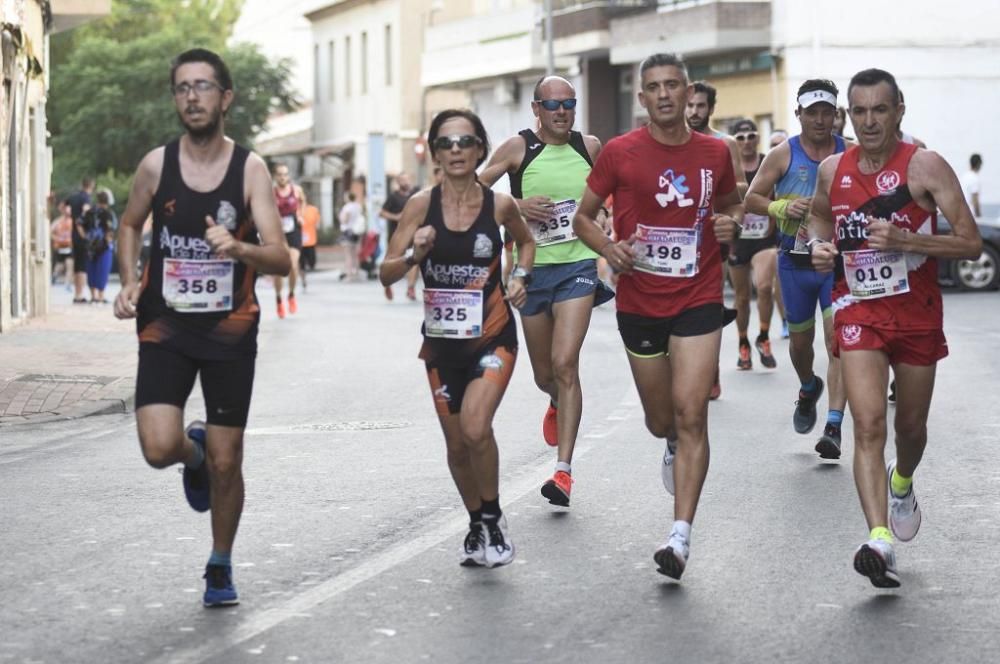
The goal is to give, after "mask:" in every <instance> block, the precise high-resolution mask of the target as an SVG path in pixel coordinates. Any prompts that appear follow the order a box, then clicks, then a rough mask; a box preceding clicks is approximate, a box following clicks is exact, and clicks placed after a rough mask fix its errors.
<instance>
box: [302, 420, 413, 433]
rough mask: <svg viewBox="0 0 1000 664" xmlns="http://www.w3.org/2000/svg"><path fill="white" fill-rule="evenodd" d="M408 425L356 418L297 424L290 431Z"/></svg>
mask: <svg viewBox="0 0 1000 664" xmlns="http://www.w3.org/2000/svg"><path fill="white" fill-rule="evenodd" d="M408 426H410V423H409V422H379V421H375V420H357V421H354V422H322V423H318V424H299V425H296V426H293V427H290V428H291V430H292V431H374V430H376V429H403V428H405V427H408Z"/></svg>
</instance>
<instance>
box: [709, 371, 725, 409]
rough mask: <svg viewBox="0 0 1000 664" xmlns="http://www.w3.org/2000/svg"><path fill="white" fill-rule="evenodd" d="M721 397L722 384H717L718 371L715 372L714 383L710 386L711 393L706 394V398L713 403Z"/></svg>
mask: <svg viewBox="0 0 1000 664" xmlns="http://www.w3.org/2000/svg"><path fill="white" fill-rule="evenodd" d="M721 396H722V384H721V383H719V370H718V369H716V370H715V383H714V384H713V385H712V391H711V392H709V393H708V398H709V399H711V400H712V401H715V400H716V399H718V398H719V397H721Z"/></svg>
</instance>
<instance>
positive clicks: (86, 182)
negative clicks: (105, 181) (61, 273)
mask: <svg viewBox="0 0 1000 664" xmlns="http://www.w3.org/2000/svg"><path fill="white" fill-rule="evenodd" d="M93 193H94V179H93V178H90V177H85V178H83V180H81V181H80V191H78V192H76V193H75V194H73V195H72V196H70V197H69V207H70V214H71V215H72V216H73V224H74V228H73V230H74V232H73V302H74V303H75V304H81V303H85V302H86V301H87V298H85V297H84V296H83V289H84V288H85V287H86V285H87V234H86V233H85V232H84V230H83V226H82V225H81V223H82V220H83V213H84V212H86V211H87V210H89V209H90V206H91V205H92V204H93V199H92V197H91V196H92V194H93Z"/></svg>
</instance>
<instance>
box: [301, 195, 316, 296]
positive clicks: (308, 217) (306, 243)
mask: <svg viewBox="0 0 1000 664" xmlns="http://www.w3.org/2000/svg"><path fill="white" fill-rule="evenodd" d="M318 232H319V208H318V207H316V206H315V205H306V206H305V209H303V210H302V251H301V253H299V268H301V269H300V272H302V286H303V288H304V287H305V285H306V271H307V270H309V271H312V272H315V271H316V242H317V239H318V238H317V233H318Z"/></svg>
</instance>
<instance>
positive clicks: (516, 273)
mask: <svg viewBox="0 0 1000 664" xmlns="http://www.w3.org/2000/svg"><path fill="white" fill-rule="evenodd" d="M515 277H516V278H517V279H520V280H521V281H522V282H523V283H524V285H525V286H530V285H531V273H530V272H528V271H527V270H525V269H524V268H523V267H521V266H520V265H518V266H517V267H515V268H514V270H513V271H512V272H511V273H510V278H511V279H514V278H515Z"/></svg>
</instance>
